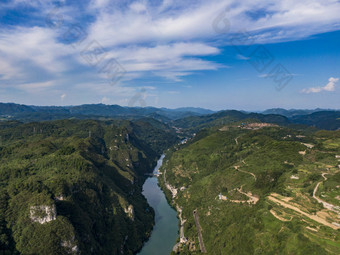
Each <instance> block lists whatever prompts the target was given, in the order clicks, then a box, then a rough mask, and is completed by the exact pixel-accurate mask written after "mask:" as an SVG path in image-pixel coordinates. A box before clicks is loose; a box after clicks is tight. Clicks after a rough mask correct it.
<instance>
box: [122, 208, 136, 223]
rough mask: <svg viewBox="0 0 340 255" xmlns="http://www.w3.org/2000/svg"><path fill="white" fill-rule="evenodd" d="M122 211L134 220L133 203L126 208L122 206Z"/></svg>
mask: <svg viewBox="0 0 340 255" xmlns="http://www.w3.org/2000/svg"><path fill="white" fill-rule="evenodd" d="M124 212H125V213H126V214H127V215H128V216H129V217H130V218H131V219H132V220H133V221H134V220H135V212H134V210H133V205H129V207H128V208H124Z"/></svg>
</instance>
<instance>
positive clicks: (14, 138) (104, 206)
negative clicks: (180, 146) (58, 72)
mask: <svg viewBox="0 0 340 255" xmlns="http://www.w3.org/2000/svg"><path fill="white" fill-rule="evenodd" d="M0 139H1V140H0V141H1V144H0V162H1V163H0V233H1V235H0V250H1V251H2V254H73V253H74V254H76V253H77V254H78V253H81V254H133V253H135V252H136V251H137V250H138V249H140V248H141V246H142V244H143V241H144V240H146V239H147V238H148V236H149V235H150V232H151V230H152V225H153V211H152V208H151V207H149V206H148V204H147V202H146V200H145V198H144V197H143V196H142V194H141V189H142V184H143V182H144V179H145V176H144V174H145V173H148V172H150V171H152V168H153V166H154V164H155V162H156V159H157V157H158V156H159V155H160V154H161V152H162V151H163V150H164V149H165V148H168V147H170V146H171V145H172V144H173V143H175V142H176V141H177V136H176V134H175V133H174V132H173V131H171V130H170V129H168V128H167V127H166V126H165V125H164V124H162V123H159V122H157V121H155V120H150V119H141V120H138V121H136V122H130V121H107V122H101V121H95V120H61V121H52V122H36V123H28V124H23V123H20V122H0Z"/></svg>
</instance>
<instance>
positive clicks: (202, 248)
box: [193, 209, 207, 253]
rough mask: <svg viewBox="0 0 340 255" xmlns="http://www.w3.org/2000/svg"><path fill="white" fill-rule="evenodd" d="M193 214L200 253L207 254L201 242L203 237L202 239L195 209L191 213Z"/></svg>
mask: <svg viewBox="0 0 340 255" xmlns="http://www.w3.org/2000/svg"><path fill="white" fill-rule="evenodd" d="M193 214H194V219H195V224H196V228H197V233H198V241H199V243H200V249H201V252H202V253H207V250H206V249H205V246H204V242H203V237H202V232H201V226H200V222H199V219H198V218H199V217H198V212H197V209H195V210H194V211H193Z"/></svg>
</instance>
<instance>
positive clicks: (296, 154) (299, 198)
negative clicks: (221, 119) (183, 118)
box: [159, 123, 340, 254]
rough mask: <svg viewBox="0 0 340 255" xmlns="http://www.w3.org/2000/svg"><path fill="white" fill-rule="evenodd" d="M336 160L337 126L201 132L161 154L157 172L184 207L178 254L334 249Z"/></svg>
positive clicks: (339, 194)
mask: <svg viewBox="0 0 340 255" xmlns="http://www.w3.org/2000/svg"><path fill="white" fill-rule="evenodd" d="M339 160H340V131H317V132H310V131H308V133H307V132H304V130H303V129H302V130H296V129H289V128H285V127H280V126H275V125H263V124H259V123H248V124H245V125H240V126H237V125H226V126H220V128H217V127H213V128H210V129H206V130H202V131H200V132H199V133H198V134H197V135H196V136H195V137H194V138H193V139H192V140H189V141H188V142H187V143H186V144H183V145H181V146H179V147H176V148H175V149H174V150H171V151H169V152H168V153H167V156H166V158H165V163H164V164H163V167H162V168H161V172H162V175H161V176H160V178H159V180H160V181H161V185H162V187H163V189H164V190H166V192H167V197H168V199H169V201H170V202H171V203H172V205H173V206H174V207H176V208H181V210H182V213H181V217H182V218H181V222H182V223H183V231H184V232H183V233H184V235H183V236H182V237H181V245H180V246H179V249H178V253H179V254H200V253H201V252H202V251H204V250H206V251H207V254H339V249H340V232H339V231H340V220H339V214H340V162H339ZM195 218H196V220H195ZM198 224H199V225H198ZM200 234H201V236H202V238H200Z"/></svg>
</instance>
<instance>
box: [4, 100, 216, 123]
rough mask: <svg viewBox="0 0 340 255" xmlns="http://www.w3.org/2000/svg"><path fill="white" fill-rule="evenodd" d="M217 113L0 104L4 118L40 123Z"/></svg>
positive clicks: (200, 110)
mask: <svg viewBox="0 0 340 255" xmlns="http://www.w3.org/2000/svg"><path fill="white" fill-rule="evenodd" d="M211 113H214V112H213V111H211V110H207V109H203V108H194V107H187V108H178V109H167V108H156V107H143V108H142V107H123V106H119V105H105V104H85V105H79V106H28V105H21V104H14V103H0V116H2V117H5V118H9V119H11V118H12V119H18V120H22V121H32V120H35V121H40V120H52V119H64V118H69V117H77V118H84V117H85V116H86V118H88V117H89V116H92V117H95V116H97V117H98V116H102V117H112V118H132V119H133V118H141V117H152V118H155V119H158V120H161V121H170V120H174V119H180V118H184V117H188V116H197V115H203V114H211Z"/></svg>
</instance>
